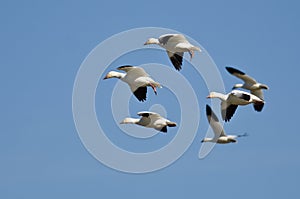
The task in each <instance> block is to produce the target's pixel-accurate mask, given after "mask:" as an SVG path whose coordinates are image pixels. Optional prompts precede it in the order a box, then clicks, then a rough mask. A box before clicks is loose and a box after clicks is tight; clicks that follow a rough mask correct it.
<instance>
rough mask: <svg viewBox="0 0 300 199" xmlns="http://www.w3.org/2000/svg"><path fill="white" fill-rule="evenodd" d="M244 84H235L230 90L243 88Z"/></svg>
mask: <svg viewBox="0 0 300 199" xmlns="http://www.w3.org/2000/svg"><path fill="white" fill-rule="evenodd" d="M243 86H244V84H235V85H234V86H233V87H232V90H233V89H236V88H243Z"/></svg>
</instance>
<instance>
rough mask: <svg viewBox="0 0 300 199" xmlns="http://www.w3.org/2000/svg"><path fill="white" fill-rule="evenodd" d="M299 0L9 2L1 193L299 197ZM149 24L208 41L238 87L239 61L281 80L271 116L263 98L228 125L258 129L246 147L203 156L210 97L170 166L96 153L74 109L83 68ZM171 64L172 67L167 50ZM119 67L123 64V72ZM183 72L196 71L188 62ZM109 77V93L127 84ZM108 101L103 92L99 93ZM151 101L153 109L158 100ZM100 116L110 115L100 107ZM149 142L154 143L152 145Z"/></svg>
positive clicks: (269, 102)
mask: <svg viewBox="0 0 300 199" xmlns="http://www.w3.org/2000/svg"><path fill="white" fill-rule="evenodd" d="M298 8H299V3H298V2H297V1H289V3H286V2H274V1H256V0H255V1H251V2H249V1H247V2H246V1H243V2H242V1H232V0H229V1H226V2H225V1H209V2H208V1H194V2H192V1H191V2H187V3H185V4H184V3H183V2H182V1H171V2H161V1H151V2H141V1H126V2H123V3H118V2H116V1H108V2H105V3H104V2H100V1H89V2H85V1H48V2H42V1H26V2H25V1H24V2H23V1H3V2H2V3H1V6H0V11H1V12H0V16H1V17H0V22H1V31H0V35H1V37H0V43H1V45H0V54H1V69H2V72H1V74H0V75H1V78H0V85H1V91H2V95H1V113H2V114H0V117H1V121H2V122H1V134H0V136H1V138H0V155H1V156H0V157H1V159H2V160H1V164H0V196H1V198H54V197H55V198H66V197H68V198H71V197H72V198H84V197H85V198H86V197H88V198H99V197H101V196H106V197H111V198H120V197H131V198H141V197H143V198H154V197H156V198H157V197H159V198H162V197H172V198H183V197H189V198H194V197H197V198H199V197H213V198H217V197H225V198H241V197H242V198H254V197H258V198H271V197H272V198H283V197H285V196H289V197H291V198H295V197H297V196H298V193H297V188H298V187H297V185H298V181H299V180H298V179H299V177H300V176H299V166H300V159H299V154H298V152H299V143H298V140H299V139H300V134H299V132H298V126H297V121H298V111H299V103H298V102H297V101H296V100H297V99H299V97H300V95H299V92H297V91H298V90H299V89H298V88H297V85H298V83H297V82H296V80H297V77H298V73H299V72H300V71H299V69H298V68H299V67H298V66H299V64H300V63H299V56H298V46H299V38H298V37H299V35H300V26H299V25H300V24H299V23H300V22H299V17H300V16H299V11H298V10H299V9H298ZM148 26H151V27H164V28H170V29H174V30H177V31H179V32H182V33H184V34H186V35H188V36H190V37H192V38H193V39H195V40H196V41H198V42H199V43H200V44H201V45H202V46H203V47H204V48H205V50H206V51H207V52H208V53H209V54H210V56H211V57H212V58H213V60H214V61H215V63H216V65H217V66H218V68H219V70H220V73H221V75H222V76H223V78H224V82H225V86H226V90H227V91H229V90H230V88H231V86H232V85H233V84H234V83H237V82H238V79H236V78H235V77H232V76H230V75H229V74H228V73H227V72H226V71H225V69H224V67H225V66H226V65H232V66H236V67H238V68H239V69H241V70H243V71H245V72H247V73H248V74H250V75H252V76H254V77H255V78H256V79H257V80H260V81H262V82H264V83H266V84H267V85H268V86H269V87H270V90H268V91H266V92H265V99H266V105H265V107H264V110H263V112H262V113H256V112H254V111H253V109H252V107H251V106H249V107H242V108H239V109H238V110H237V113H236V115H235V116H234V118H233V119H232V121H231V122H230V123H229V124H226V126H225V128H226V130H227V131H228V133H229V132H232V133H233V134H234V133H239V132H247V133H248V134H250V136H248V137H246V138H242V139H240V140H239V142H238V143H237V144H229V145H218V146H216V147H215V148H214V149H213V151H212V152H211V153H210V154H209V155H208V156H207V157H206V158H204V159H202V160H199V159H198V151H199V148H200V146H201V143H200V141H201V139H202V138H203V137H204V132H206V130H207V128H208V125H207V121H206V118H204V107H205V104H206V103H208V104H209V103H210V101H209V100H207V99H205V98H203V99H202V98H201V99H200V101H199V109H200V111H201V112H200V115H201V117H202V119H201V120H200V126H199V130H198V132H197V135H196V138H195V140H194V142H193V143H192V145H191V147H190V148H189V149H188V150H187V151H186V153H185V154H184V155H183V156H182V157H181V158H180V159H179V160H177V161H176V162H175V163H174V164H172V165H170V166H169V167H167V168H164V169H162V170H159V171H156V172H152V173H147V174H138V175H137V174H127V173H122V172H119V171H115V170H113V169H110V168H108V167H106V166H104V165H103V164H101V163H100V162H99V161H97V160H96V159H95V158H93V157H92V156H91V155H90V154H89V152H88V151H87V150H86V149H85V147H84V146H83V144H82V143H81V140H80V138H79V136H78V134H77V131H76V128H75V125H74V121H73V116H72V91H73V84H74V80H75V77H76V74H77V71H78V69H79V67H80V65H81V63H82V62H83V60H84V59H85V57H86V56H87V55H88V54H89V52H90V51H91V50H92V49H93V48H94V47H96V46H97V45H98V44H99V43H100V42H102V41H103V40H105V39H107V38H109V37H110V36H112V35H114V34H116V33H119V32H122V31H126V30H128V29H132V28H139V27H148ZM109 50H113V49H109ZM198 55H199V54H198ZM158 56H159V55H158ZM196 56H197V54H196ZM122 58H123V59H121V60H124V62H127V63H126V64H128V63H131V64H137V65H139V64H144V63H145V62H146V61H149V58H147V59H145V56H134V54H130V55H129V56H128V57H126V56H125V57H122ZM155 59H159V60H160V57H157V58H155ZM121 60H120V61H121ZM117 63H119V62H117ZM146 63H147V62H146ZM161 63H162V64H166V65H167V64H170V63H169V61H168V59H167V57H166V55H165V54H162V56H161ZM117 66H118V65H112V66H111V69H115V68H116V67H117ZM170 67H171V66H170ZM182 73H183V75H185V76H186V77H189V76H192V70H190V69H188V64H186V65H184V69H183V70H182ZM107 81H108V82H105V85H106V86H107V88H104V89H105V90H104V91H103V92H104V93H105V92H107V93H109V92H110V88H112V86H113V85H114V84H115V83H116V81H115V80H107ZM199 81H200V80H199ZM202 87H203V90H202V89H201V88H202ZM99 89H100V87H99ZM99 92H100V91H99ZM161 92H162V91H161ZM198 92H199V93H197V95H199V96H206V95H207V90H206V89H205V88H204V86H199V91H198ZM151 97H153V98H154V97H155V96H154V95H151ZM106 98H107V97H106ZM106 98H105V99H103V100H107V99H106ZM96 99H97V100H100V99H101V96H99V95H96ZM158 99H161V98H158ZM132 100H133V99H132ZM166 100H167V99H166ZM147 103H148V104H145V106H146V107H149V106H151V105H150V104H149V102H147ZM155 103H158V102H157V101H155ZM161 103H162V104H164V103H165V104H167V101H161ZM99 104H100V103H99ZM174 104H176V102H174ZM96 105H97V104H96ZM139 108H143V107H140V106H139V107H137V108H133V110H132V114H134V112H135V110H136V109H139ZM97 114H98V115H100V114H101V111H100V110H99V109H98V110H97ZM105 114H109V113H105ZM176 119H178V118H175V120H176ZM101 122H104V123H107V125H108V126H107V128H110V126H112V127H111V128H115V127H113V126H114V123H111V122H112V121H111V120H109V118H108V119H107V121H106V120H105V121H101ZM172 133H173V134H174V133H176V129H172V131H171V132H170V134H168V135H171V136H173V135H172ZM158 136H160V135H158ZM122 137H124V136H120V137H118V136H116V135H112V137H111V138H112V139H114V140H115V142H120V143H121V144H123V145H124V146H126V145H130V144H131V141H130V139H129V138H126V141H125V142H124V141H123V140H121V139H122ZM160 137H161V138H162V139H165V138H164V137H163V136H160ZM165 137H166V136H165ZM157 138H159V137H157V136H156V137H155V139H156V140H157ZM169 138H170V137H169ZM169 138H168V139H169ZM134 142H136V140H135V141H134ZM143 142H145V141H143ZM158 144H161V143H158ZM138 147H139V149H140V150H142V145H138ZM147 147H150V148H151V146H147Z"/></svg>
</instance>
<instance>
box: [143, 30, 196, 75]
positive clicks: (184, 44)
mask: <svg viewBox="0 0 300 199" xmlns="http://www.w3.org/2000/svg"><path fill="white" fill-rule="evenodd" d="M149 44H157V45H159V46H161V47H162V48H164V49H166V50H167V54H168V56H169V58H170V60H171V62H172V64H173V66H174V67H175V69H176V70H181V67H182V61H183V60H182V59H183V54H184V52H188V53H189V54H190V56H191V59H192V58H193V56H194V51H199V52H201V49H200V48H199V47H196V46H194V45H192V44H191V43H190V42H189V41H188V40H187V39H186V38H185V37H184V35H182V34H165V35H161V36H160V37H159V38H158V39H156V38H150V39H148V40H147V41H146V43H145V44H144V45H149Z"/></svg>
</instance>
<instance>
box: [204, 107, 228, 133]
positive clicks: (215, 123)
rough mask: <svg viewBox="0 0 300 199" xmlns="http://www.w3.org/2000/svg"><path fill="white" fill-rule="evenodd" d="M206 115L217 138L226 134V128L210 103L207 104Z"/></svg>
mask: <svg viewBox="0 0 300 199" xmlns="http://www.w3.org/2000/svg"><path fill="white" fill-rule="evenodd" d="M206 117H207V120H208V123H209V124H210V126H211V128H212V129H213V131H214V133H215V137H216V138H218V137H220V136H226V134H225V132H224V129H223V127H222V125H221V123H220V122H219V120H218V117H217V116H216V114H215V113H214V112H213V111H212V109H211V108H210V106H208V105H206Z"/></svg>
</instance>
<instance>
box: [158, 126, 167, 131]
mask: <svg viewBox="0 0 300 199" xmlns="http://www.w3.org/2000/svg"><path fill="white" fill-rule="evenodd" d="M160 131H161V132H163V133H167V132H168V129H167V126H164V127H163V128H162V129H160Z"/></svg>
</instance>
